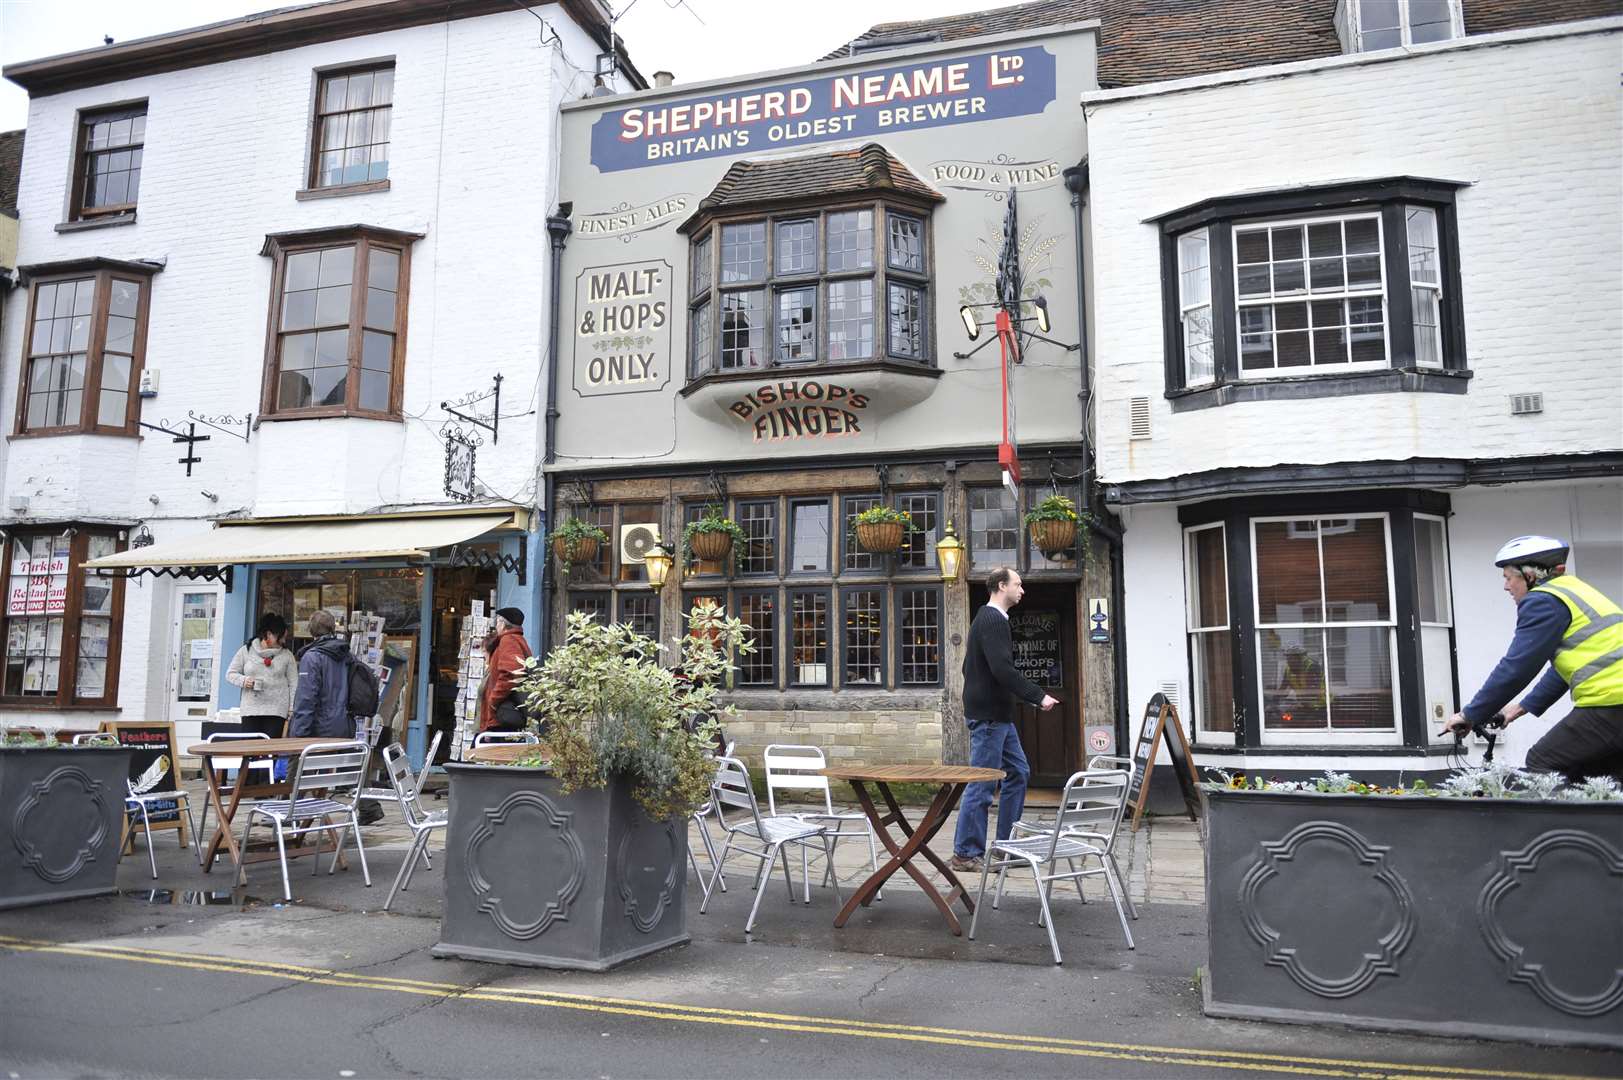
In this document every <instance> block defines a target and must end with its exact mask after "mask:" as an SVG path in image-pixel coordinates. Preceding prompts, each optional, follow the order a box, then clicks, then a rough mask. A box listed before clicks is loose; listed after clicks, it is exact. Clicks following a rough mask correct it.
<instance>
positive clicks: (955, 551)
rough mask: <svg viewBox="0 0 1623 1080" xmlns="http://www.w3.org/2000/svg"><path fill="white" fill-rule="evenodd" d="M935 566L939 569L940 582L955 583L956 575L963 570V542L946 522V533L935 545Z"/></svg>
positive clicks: (949, 523) (950, 523) (950, 524)
mask: <svg viewBox="0 0 1623 1080" xmlns="http://www.w3.org/2000/svg"><path fill="white" fill-rule="evenodd" d="M935 559H936V565H938V566H940V567H941V580H942V581H957V580H958V575H959V573H960V572H962V570H963V568H964V542H963V541H962V540H960V539H958V534H957V533H955V532H953V530H952V522H950V521H949V522H947V528H946V531H945V532H943V533H942V534H941V539H940V540H937V541H936V544H935Z"/></svg>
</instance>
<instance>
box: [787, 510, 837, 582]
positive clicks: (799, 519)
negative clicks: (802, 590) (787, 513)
mask: <svg viewBox="0 0 1623 1080" xmlns="http://www.w3.org/2000/svg"><path fill="white" fill-rule="evenodd" d="M791 506H792V513H793V519H792V523H791V527H792V529H793V534H792V537H793V538H792V541H791V543H792V545H793V546H792V547H791V549H790V556H789V572H790V573H792V574H797V573H827V572H828V558H829V535H828V523H829V508H828V503H826V502H822V501H819V502H810V503H806V502H797V503H793V504H791Z"/></svg>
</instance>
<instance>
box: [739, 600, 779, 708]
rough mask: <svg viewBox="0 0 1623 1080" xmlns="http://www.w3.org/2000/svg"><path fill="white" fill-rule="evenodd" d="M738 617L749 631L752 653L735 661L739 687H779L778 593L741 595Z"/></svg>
mask: <svg viewBox="0 0 1623 1080" xmlns="http://www.w3.org/2000/svg"><path fill="white" fill-rule="evenodd" d="M738 618H739V620H740V621H742V622H743V624H744V626H745V628H746V629H748V630H749V634H750V643H751V644H752V645H754V646H755V651H754V652H752V653H750V654H748V655H747V656H740V657H739V658H738V684H739V685H740V686H776V685H777V684H778V594H777V592H776V591H775V590H771V591H765V592H740V593H739V594H738Z"/></svg>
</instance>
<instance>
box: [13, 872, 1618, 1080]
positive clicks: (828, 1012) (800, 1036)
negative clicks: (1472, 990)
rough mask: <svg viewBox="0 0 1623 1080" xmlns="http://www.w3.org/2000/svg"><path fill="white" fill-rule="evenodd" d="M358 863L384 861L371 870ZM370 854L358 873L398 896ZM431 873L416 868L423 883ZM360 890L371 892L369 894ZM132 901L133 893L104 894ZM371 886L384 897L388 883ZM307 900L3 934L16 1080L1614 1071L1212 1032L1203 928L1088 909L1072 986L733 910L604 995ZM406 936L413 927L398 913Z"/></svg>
mask: <svg viewBox="0 0 1623 1080" xmlns="http://www.w3.org/2000/svg"><path fill="white" fill-rule="evenodd" d="M379 864H382V865H381V866H380V865H379ZM392 865H393V864H392V863H391V862H390V861H389V856H388V854H387V853H383V852H380V853H379V854H378V856H375V857H374V864H373V870H374V874H375V876H381V875H382V874H390V873H392ZM436 865H437V864H436ZM375 879H376V877H375ZM126 880H127V881H129V882H130V883H132V884H133V883H137V882H138V880H139V879H138V878H135V879H126ZM382 880H383V881H385V882H386V881H387V880H388V877H387V876H382ZM306 882H307V883H308V884H307V886H305V887H303V888H301V891H302V892H304V893H305V897H306V899H305V900H304V902H301V903H297V904H294V905H291V906H284V907H276V906H273V905H269V904H259V903H252V902H250V903H248V904H247V905H246V906H241V907H239V906H234V905H231V904H222V905H218V906H215V905H209V906H197V905H193V904H190V903H173V902H171V901H173V900H176V899H181V897H179V896H178V895H177V894H167V893H160V894H158V896H157V897H156V898H153V897H151V896H149V895H147V894H143V893H132V894H131V895H126V896H123V897H112V898H103V899H97V900H86V901H78V902H75V903H69V904H57V905H51V906H47V907H42V908H32V909H24V910H19V911H10V912H4V913H0V1070H3V1071H5V1072H6V1073H8V1074H9V1075H10V1076H11V1077H15V1078H21V1077H36V1076H37V1077H48V1076H75V1077H97V1076H199V1077H204V1076H206V1077H267V1076H289V1077H294V1076H296V1077H348V1076H355V1077H373V1076H380V1077H382V1076H388V1077H398V1076H448V1077H449V1076H458V1077H462V1076H465V1077H487V1076H489V1077H507V1076H538V1077H552V1076H558V1077H643V1076H647V1077H665V1076H693V1077H698V1076H703V1077H757V1076H770V1077H801V1076H805V1077H813V1076H816V1077H824V1076H827V1077H866V1076H881V1077H887V1078H889V1077H913V1076H918V1077H931V1078H941V1077H953V1076H976V1077H980V1076H998V1075H1004V1076H1027V1075H1030V1076H1067V1077H1124V1078H1125V1077H1210V1076H1231V1077H1232V1076H1282V1075H1283V1076H1349V1077H1399V1076H1404V1077H1427V1078H1432V1080H1440V1078H1443V1077H1471V1078H1473V1080H1479V1078H1485V1077H1518V1078H1519V1080H1533V1078H1535V1077H1544V1076H1552V1075H1565V1076H1620V1075H1623V1055H1616V1054H1611V1055H1609V1054H1603V1053H1593V1052H1585V1051H1551V1050H1533V1049H1530V1048H1527V1047H1522V1046H1515V1045H1508V1044H1507V1045H1498V1044H1491V1043H1481V1042H1469V1041H1458V1040H1442V1039H1423V1038H1415V1037H1409V1036H1394V1035H1378V1034H1370V1033H1361V1032H1348V1031H1339V1030H1331V1029H1324V1028H1312V1027H1291V1026H1282V1025H1263V1024H1249V1023H1242V1022H1234V1021H1218V1020H1208V1019H1206V1018H1205V1017H1204V1016H1202V1015H1201V1014H1200V1010H1199V1003H1198V991H1197V990H1196V987H1195V984H1194V979H1193V975H1194V962H1195V961H1196V960H1198V957H1199V955H1200V954H1201V953H1202V952H1203V951H1204V950H1203V936H1202V935H1203V927H1202V925H1201V920H1202V913H1201V911H1200V910H1199V909H1192V908H1172V907H1154V906H1150V907H1147V908H1146V910H1145V911H1144V914H1143V918H1142V919H1141V920H1140V921H1139V922H1138V923H1137V924H1135V926H1134V930H1135V934H1136V935H1137V936H1138V938H1139V941H1140V946H1139V948H1138V949H1137V950H1136V951H1134V952H1128V951H1127V950H1125V949H1123V948H1122V947H1121V942H1120V938H1119V929H1118V928H1116V927H1115V926H1114V918H1113V913H1112V912H1110V911H1109V909H1108V907H1107V906H1106V905H1103V904H1098V905H1089V906H1088V908H1086V909H1082V908H1080V907H1077V908H1075V909H1072V911H1071V912H1070V913H1069V914H1067V915H1062V916H1061V926H1062V929H1063V930H1064V931H1065V933H1066V938H1065V941H1064V945H1065V948H1066V950H1067V962H1066V965H1065V966H1064V967H1063V968H1056V967H1055V966H1054V965H1052V964H1051V963H1048V962H1047V947H1046V939H1045V938H1044V936H1043V933H1042V931H1041V930H1039V929H1038V928H1037V927H1036V926H1035V925H1033V924H1032V923H1031V920H1030V919H1029V918H1027V916H1028V915H1030V914H1032V913H1031V912H1025V911H1023V910H1021V906H1020V904H1018V903H1014V904H1010V903H1006V904H1005V908H1004V910H1003V911H1000V912H997V913H995V915H994V916H993V918H995V919H996V920H997V923H996V926H997V929H996V932H995V933H988V930H987V927H986V926H985V925H984V924H983V928H982V932H981V940H979V941H976V942H968V941H965V940H962V939H957V938H952V937H951V936H950V935H948V934H947V933H946V932H945V931H944V930H943V929H942V928H941V927H940V924H939V922H937V921H935V916H934V913H933V911H932V909H930V908H929V907H928V906H927V905H926V904H925V902H924V900H923V899H922V897H920V896H919V895H917V894H916V893H908V892H905V891H903V890H900V889H898V890H891V891H887V894H886V900H885V902H884V903H883V904H881V905H876V906H875V907H874V908H873V909H871V910H870V911H868V912H865V913H862V914H861V915H859V917H858V918H856V919H853V921H852V923H851V925H850V926H848V927H847V928H846V930H844V931H839V932H835V931H833V930H832V928H831V927H830V925H829V923H830V920H831V917H832V914H833V910H832V901H831V900H829V899H827V898H824V897H817V896H814V902H813V905H812V906H811V907H810V908H809V909H808V908H806V907H804V906H803V905H798V904H797V905H795V906H794V907H790V906H789V905H788V904H786V903H784V902H783V900H782V897H781V896H779V897H768V898H767V899H768V900H769V901H770V902H769V903H768V904H766V905H764V906H763V911H764V914H763V918H762V922H763V925H762V928H761V932H760V933H759V934H757V936H756V939H755V940H754V941H751V942H745V941H744V939H743V937H742V935H741V934H740V933H739V932H738V931H739V928H740V927H741V925H742V922H743V915H744V911H745V909H746V906H747V902H748V895H749V894H748V890H747V889H738V890H734V892H731V893H728V894H726V896H725V897H722V898H720V901H719V903H717V904H716V905H714V906H713V907H712V909H711V913H710V914H709V915H706V916H703V917H700V916H697V915H691V916H690V920H689V921H690V925H691V926H692V929H693V932H694V941H693V943H692V944H690V945H688V946H686V947H683V948H680V949H675V950H671V951H669V952H666V953H664V954H661V955H658V956H654V957H650V958H647V959H645V960H642V961H639V962H637V963H634V964H631V965H628V966H627V967H625V968H622V969H620V970H618V971H615V972H612V973H609V974H607V975H588V974H582V973H563V972H551V971H540V970H533V969H523V968H511V967H504V966H495V965H484V964H475V963H467V962H461V961H451V960H435V959H432V958H431V957H430V956H429V955H428V949H429V947H430V946H432V945H433V944H434V942H435V941H436V940H437V936H438V920H437V918H433V917H429V916H430V910H429V909H430V908H431V907H432V904H431V897H432V895H433V894H435V893H437V891H438V890H437V888H435V887H434V886H436V885H437V882H432V881H431V880H430V881H424V882H423V887H422V888H419V889H414V890H413V892H412V893H411V894H408V897H410V898H411V899H412V904H410V905H407V909H406V913H404V914H382V913H378V912H371V911H365V910H362V909H361V908H362V907H364V906H366V905H370V904H376V903H380V902H381V899H382V895H381V891H380V890H379V889H376V888H374V889H371V890H360V889H357V888H356V885H357V884H358V883H356V882H354V881H352V880H351V881H346V880H345V876H344V875H338V876H336V877H335V878H331V879H328V878H327V876H326V875H322V878H321V879H319V880H317V879H306ZM413 911H415V912H416V913H413Z"/></svg>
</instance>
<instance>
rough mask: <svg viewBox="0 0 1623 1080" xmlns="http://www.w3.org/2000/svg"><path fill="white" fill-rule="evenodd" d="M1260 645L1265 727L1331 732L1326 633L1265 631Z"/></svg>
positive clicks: (1261, 635)
mask: <svg viewBox="0 0 1623 1080" xmlns="http://www.w3.org/2000/svg"><path fill="white" fill-rule="evenodd" d="M1383 632H1384V631H1383ZM1257 643H1258V651H1259V652H1260V653H1261V658H1262V718H1263V723H1264V724H1265V725H1266V726H1267V727H1269V728H1272V729H1283V730H1300V729H1304V728H1305V729H1318V730H1326V729H1328V727H1329V719H1330V700H1329V696H1328V692H1327V690H1326V688H1325V684H1324V670H1325V655H1324V631H1323V630H1320V629H1317V628H1315V629H1311V630H1261V631H1258V633H1257Z"/></svg>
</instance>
